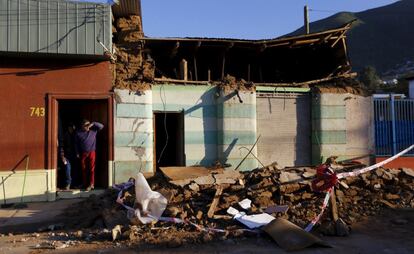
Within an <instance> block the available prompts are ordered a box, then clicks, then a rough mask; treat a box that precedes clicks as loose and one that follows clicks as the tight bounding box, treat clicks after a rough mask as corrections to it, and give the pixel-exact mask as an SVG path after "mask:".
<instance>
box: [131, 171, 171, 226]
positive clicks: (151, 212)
mask: <svg viewBox="0 0 414 254" xmlns="http://www.w3.org/2000/svg"><path fill="white" fill-rule="evenodd" d="M135 196H136V201H137V202H138V203H139V204H140V205H141V209H136V210H135V215H136V216H137V218H138V219H139V220H140V221H141V222H142V223H144V224H148V223H151V222H155V221H157V220H158V219H159V218H160V217H161V215H162V213H163V212H164V210H165V208H166V207H167V203H168V201H167V199H166V198H165V197H164V196H163V195H161V193H159V192H156V191H152V190H151V188H150V186H149V185H148V182H147V180H146V179H145V177H144V175H143V174H142V173H138V175H137V178H136V180H135Z"/></svg>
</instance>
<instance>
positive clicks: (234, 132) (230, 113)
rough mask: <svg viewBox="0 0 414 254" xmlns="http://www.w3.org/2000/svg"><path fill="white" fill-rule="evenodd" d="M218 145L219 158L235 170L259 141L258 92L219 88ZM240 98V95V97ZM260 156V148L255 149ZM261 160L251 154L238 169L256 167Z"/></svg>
mask: <svg viewBox="0 0 414 254" xmlns="http://www.w3.org/2000/svg"><path fill="white" fill-rule="evenodd" d="M218 94H219V96H218V98H217V139H218V140H217V146H218V149H217V150H218V159H219V161H220V162H221V163H228V164H231V165H232V167H231V168H232V169H234V168H235V167H236V166H237V165H238V164H239V163H240V162H241V160H242V159H243V158H244V157H245V155H246V154H247V153H248V150H249V149H250V148H251V147H252V145H253V144H254V143H255V141H256V131H257V129H256V93H255V92H251V91H239V96H237V93H236V91H235V90H218ZM239 97H240V98H239ZM252 153H253V154H254V155H256V156H257V147H256V148H255V149H254V150H253V151H252ZM257 166H258V162H257V161H256V159H254V157H253V156H251V155H250V156H248V157H247V159H246V160H245V161H244V162H243V164H242V165H241V166H240V168H239V170H241V171H245V170H252V169H255V168H257Z"/></svg>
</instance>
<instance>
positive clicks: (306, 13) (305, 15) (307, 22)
mask: <svg viewBox="0 0 414 254" xmlns="http://www.w3.org/2000/svg"><path fill="white" fill-rule="evenodd" d="M303 17H304V27H305V32H306V34H309V13H308V6H307V5H305V7H304V8H303Z"/></svg>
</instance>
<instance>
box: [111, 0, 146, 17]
mask: <svg viewBox="0 0 414 254" xmlns="http://www.w3.org/2000/svg"><path fill="white" fill-rule="evenodd" d="M112 13H113V14H114V16H115V17H125V16H129V15H139V16H141V0H120V1H119V3H118V4H114V5H113V6H112Z"/></svg>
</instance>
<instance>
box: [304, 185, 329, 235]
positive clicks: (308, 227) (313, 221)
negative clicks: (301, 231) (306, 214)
mask: <svg viewBox="0 0 414 254" xmlns="http://www.w3.org/2000/svg"><path fill="white" fill-rule="evenodd" d="M332 191H334V187H332V188H330V189H329V190H328V191H327V192H326V195H325V198H324V199H323V203H322V209H321V211H320V213H319V214H318V215H317V216H316V217H315V218H314V219H313V220H312V221H311V222H310V223H309V224H308V226H306V228H305V231H306V232H309V231H311V230H312V228H313V227H314V226H315V225H316V223H318V221H319V220H320V219H321V217H322V215H323V213H324V212H325V209H326V207H327V206H328V202H329V199H330V197H331V192H332Z"/></svg>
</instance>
